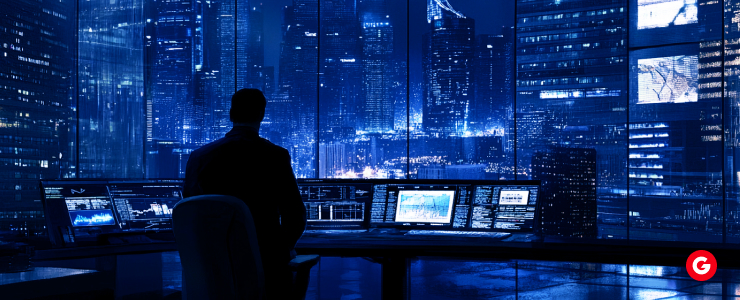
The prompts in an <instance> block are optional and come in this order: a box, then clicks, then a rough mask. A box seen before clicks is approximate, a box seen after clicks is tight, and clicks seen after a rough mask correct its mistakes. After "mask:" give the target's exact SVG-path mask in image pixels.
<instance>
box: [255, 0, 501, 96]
mask: <svg viewBox="0 0 740 300" xmlns="http://www.w3.org/2000/svg"><path fill="white" fill-rule="evenodd" d="M448 1H449V2H450V4H451V5H452V6H453V7H454V8H455V9H456V10H457V11H459V12H461V13H462V14H463V15H465V16H466V17H469V18H473V19H475V27H476V28H475V33H476V34H498V33H500V32H501V26H514V20H515V18H514V5H515V2H514V0H448ZM253 3H254V2H253ZM292 3H293V0H265V1H263V2H262V11H263V13H264V15H265V65H266V66H275V71H276V72H277V71H278V64H279V61H280V40H281V36H280V34H281V33H280V26H281V22H282V20H281V11H282V8H283V7H285V6H289V5H291V4H292ZM426 6H427V1H426V0H409V2H407V1H395V0H388V10H389V14H390V16H391V22H392V24H393V27H394V31H395V36H394V48H395V52H396V56H397V57H398V58H401V59H405V58H406V52H407V51H406V50H407V48H408V51H409V52H410V58H411V62H410V70H411V72H410V73H411V81H412V82H416V81H417V80H419V79H420V77H421V36H422V34H423V33H425V32H426V31H428V30H429V24H428V23H427V21H426ZM407 18H408V19H409V22H408V24H409V25H410V28H408V29H407V22H406V20H407ZM407 30H408V31H409V33H410V38H409V39H407V34H406V33H407ZM407 40H408V42H409V43H410V47H407V45H406V42H407ZM275 75H278V74H275Z"/></svg>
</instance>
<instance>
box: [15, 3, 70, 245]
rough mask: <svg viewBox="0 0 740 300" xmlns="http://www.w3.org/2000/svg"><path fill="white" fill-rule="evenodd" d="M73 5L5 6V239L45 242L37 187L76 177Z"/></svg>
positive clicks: (23, 4)
mask: <svg viewBox="0 0 740 300" xmlns="http://www.w3.org/2000/svg"><path fill="white" fill-rule="evenodd" d="M75 2H76V0H63V1H56V2H43V3H31V2H15V1H13V2H11V1H3V2H0V10H1V11H2V12H3V14H2V16H3V17H2V21H0V28H2V30H0V61H2V67H0V232H6V233H7V232H11V233H12V235H22V236H32V235H38V234H45V233H46V230H45V228H44V225H45V222H44V218H43V208H42V207H41V201H40V199H39V198H40V196H41V193H39V190H38V188H39V181H38V180H39V179H55V178H68V177H74V176H75V175H76V174H75V172H76V170H75V169H74V163H75V158H76V155H75V153H74V151H75V146H76V143H75V135H76V131H75V130H76V126H75V125H76V116H75V113H74V110H75V108H76V101H75V95H74V94H75V92H76V91H75V90H74V88H72V87H74V86H75V85H74V77H73V75H74V63H75V60H74V59H75V51H76V49H77V43H76V41H75V39H76V37H75V30H74V28H75V25H76V15H75V6H76V3H75Z"/></svg>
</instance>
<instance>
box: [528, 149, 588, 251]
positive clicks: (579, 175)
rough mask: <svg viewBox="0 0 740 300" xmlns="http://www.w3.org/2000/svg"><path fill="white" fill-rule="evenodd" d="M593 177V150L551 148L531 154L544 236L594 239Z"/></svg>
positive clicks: (533, 177)
mask: <svg viewBox="0 0 740 300" xmlns="http://www.w3.org/2000/svg"><path fill="white" fill-rule="evenodd" d="M596 177H597V176H596V151H595V150H594V149H585V148H567V147H558V146H555V147H548V148H547V150H545V151H541V152H537V153H535V154H534V156H533V157H532V179H534V180H541V183H540V186H541V189H542V190H541V192H540V194H539V195H540V206H541V208H542V209H541V213H540V216H541V220H542V221H541V222H542V223H541V224H542V231H543V233H544V234H547V235H557V236H563V237H591V238H594V237H596V235H597V227H596V209H597V205H596Z"/></svg>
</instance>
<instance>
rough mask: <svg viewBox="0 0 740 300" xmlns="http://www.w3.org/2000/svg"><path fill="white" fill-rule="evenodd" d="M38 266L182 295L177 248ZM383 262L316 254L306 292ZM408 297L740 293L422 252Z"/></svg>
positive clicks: (729, 283) (641, 276)
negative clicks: (78, 271) (84, 271)
mask: <svg viewBox="0 0 740 300" xmlns="http://www.w3.org/2000/svg"><path fill="white" fill-rule="evenodd" d="M35 267H36V268H37V270H40V269H41V268H79V269H90V270H98V271H101V272H105V271H106V270H109V271H113V272H114V273H115V279H114V281H115V287H114V288H113V289H114V291H113V294H114V295H112V297H111V298H115V299H136V300H144V299H167V300H177V299H180V298H181V295H180V294H181V293H180V291H181V290H182V275H181V272H182V270H181V267H180V259H179V256H178V254H177V252H163V253H148V254H131V255H118V256H116V257H111V258H97V259H79V260H76V261H75V260H64V261H57V262H49V261H47V262H43V263H38V264H36V266H35ZM381 273H382V268H381V265H380V264H379V263H377V262H375V261H374V260H372V259H369V258H368V259H366V258H341V257H322V258H321V261H320V262H319V264H318V265H316V266H315V267H314V268H313V269H312V270H311V280H310V285H309V289H308V294H307V297H306V299H380V298H381V293H382V288H381V279H382V276H381ZM408 278H409V280H408V285H409V288H408V291H407V292H408V296H409V297H408V298H409V299H417V300H435V299H734V298H735V296H738V297H737V299H740V270H735V269H732V270H726V269H720V270H718V271H717V273H716V274H715V275H714V277H713V278H712V279H711V280H709V281H706V282H699V281H695V280H693V279H691V277H689V276H688V274H687V273H686V270H685V268H683V267H665V266H644V265H629V266H628V265H619V264H599V263H583V262H553V261H534V260H498V261H497V260H490V259H488V260H485V259H460V258H457V259H455V258H442V257H420V258H414V259H411V260H410V261H409V263H408ZM0 298H2V297H0Z"/></svg>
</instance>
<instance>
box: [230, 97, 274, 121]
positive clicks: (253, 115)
mask: <svg viewBox="0 0 740 300" xmlns="http://www.w3.org/2000/svg"><path fill="white" fill-rule="evenodd" d="M266 105H267V100H266V99H265V95H263V94H262V91H260V90H258V89H241V90H239V91H237V92H236V93H234V96H231V109H230V110H229V119H231V122H234V123H252V122H262V119H264V118H265V106H266Z"/></svg>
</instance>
